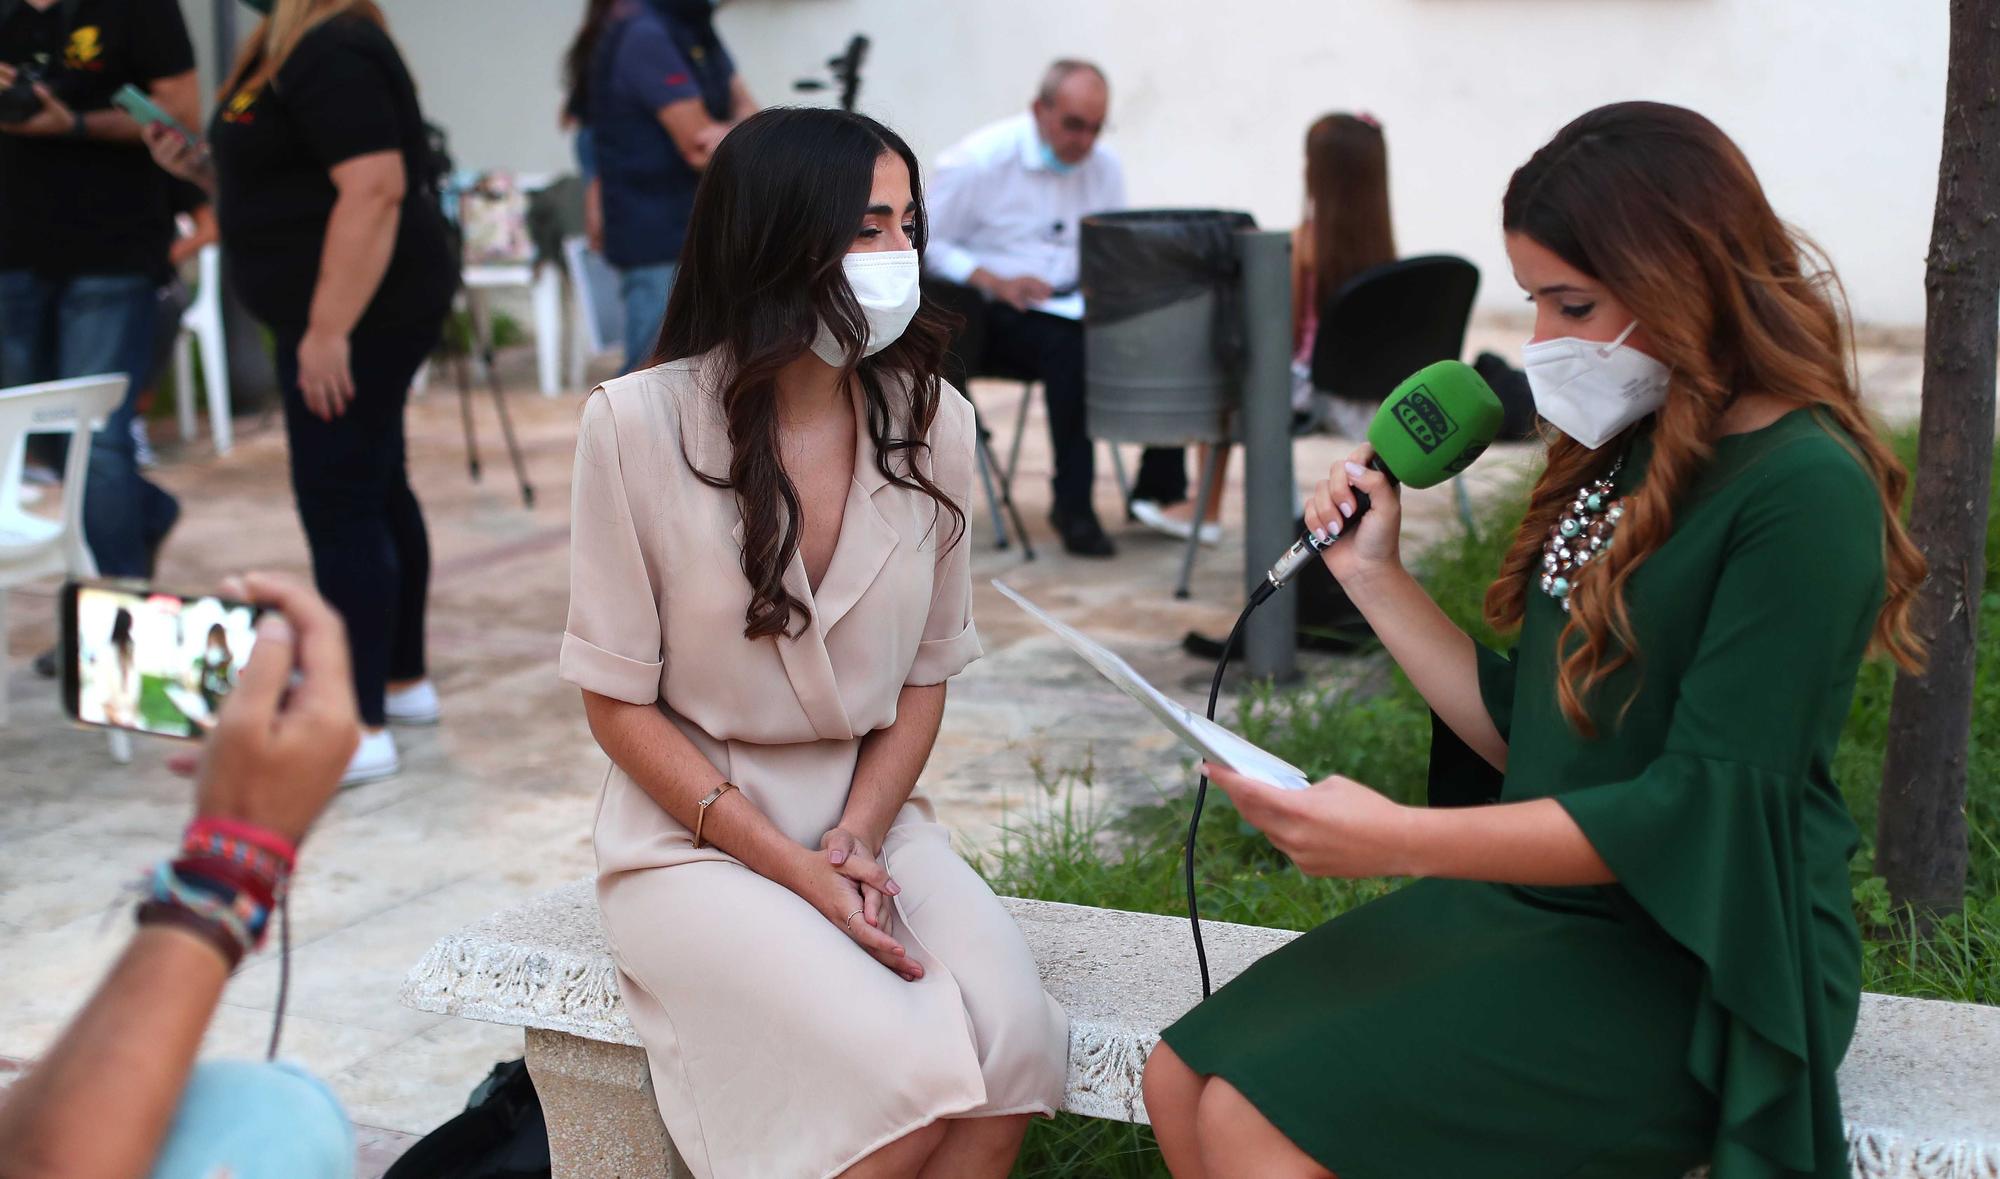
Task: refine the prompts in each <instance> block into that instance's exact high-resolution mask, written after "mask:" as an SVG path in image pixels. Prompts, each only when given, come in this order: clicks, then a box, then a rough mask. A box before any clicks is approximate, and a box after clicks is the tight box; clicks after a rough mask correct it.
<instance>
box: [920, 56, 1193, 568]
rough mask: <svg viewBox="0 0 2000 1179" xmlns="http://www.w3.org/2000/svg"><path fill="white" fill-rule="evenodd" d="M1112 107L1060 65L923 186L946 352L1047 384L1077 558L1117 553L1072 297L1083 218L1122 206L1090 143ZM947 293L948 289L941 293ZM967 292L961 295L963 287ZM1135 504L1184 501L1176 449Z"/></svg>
mask: <svg viewBox="0 0 2000 1179" xmlns="http://www.w3.org/2000/svg"><path fill="white" fill-rule="evenodd" d="M1110 105H1111V88H1110V84H1109V83H1108V82H1107V81H1106V79H1105V77H1104V72H1103V71H1102V70H1100V69H1098V68H1097V67H1096V66H1094V65H1092V64H1090V63H1089V62H1085V61H1075V60H1068V59H1065V60H1062V61H1058V62H1056V63H1055V64H1054V65H1052V66H1050V67H1049V69H1048V72H1047V74H1045V75H1044V76H1043V78H1042V85H1041V88H1040V90H1039V91H1038V92H1037V93H1036V95H1035V100H1034V102H1033V104H1032V105H1031V106H1030V107H1029V109H1028V111H1027V112H1026V113H1024V114H1020V115H1015V116H1014V117H1012V118H1009V119H1004V120H1002V121H1000V122H998V123H994V124H992V125H991V126H988V127H984V128H982V129H980V130H979V131H976V132H974V133H973V134H972V135H970V136H969V137H967V138H966V139H964V140H962V141H961V142H959V143H958V144H957V145H955V146H954V147H952V148H951V149H950V150H948V151H946V152H945V153H944V154H943V155H942V156H941V157H939V159H938V164H937V168H936V170H935V171H934V172H933V173H932V175H931V178H930V183H929V185H928V186H927V187H928V192H927V195H926V200H925V204H926V207H927V209H928V212H929V215H930V227H929V228H930V246H929V249H928V250H926V252H925V258H924V262H925V267H926V269H927V270H928V272H929V276H930V278H932V279H933V280H936V281H935V283H934V285H933V287H932V288H931V290H930V291H929V292H928V294H929V295H930V296H931V297H932V298H934V299H936V300H937V301H939V302H941V303H944V304H945V305H946V306H949V307H950V308H951V309H952V310H954V311H957V312H959V313H960V314H962V315H964V316H965V317H966V321H967V322H966V326H965V328H964V330H962V331H961V333H960V335H959V338H958V339H957V340H956V341H954V346H953V351H954V354H955V356H956V358H957V359H958V361H959V363H960V365H961V366H962V367H963V369H964V370H966V371H964V372H960V373H957V374H955V375H956V376H957V377H959V378H960V379H963V378H964V377H967V376H971V375H973V374H978V373H983V372H988V371H999V372H1005V373H1008V374H1019V375H1022V376H1031V377H1033V378H1034V379H1036V380H1039V381H1041V382H1042V388H1043V390H1044V392H1045V395H1046V397H1047V399H1048V410H1049V435H1050V440H1051V442H1052V444H1053V447H1054V451H1055V479H1054V485H1055V495H1054V500H1055V506H1054V509H1053V510H1052V511H1051V512H1050V515H1049V521H1050V523H1051V524H1053V525H1054V526H1055V529H1056V531H1057V532H1058V533H1059V534H1060V535H1061V537H1062V542H1063V547H1064V548H1065V549H1067V550H1069V551H1070V552H1072V553H1075V554H1077V555H1079V556H1086V557H1108V556H1111V555H1112V554H1113V553H1114V552H1115V551H1116V549H1115V548H1114V547H1113V545H1112V543H1111V538H1110V537H1108V536H1106V535H1104V529H1103V527H1102V525H1100V524H1099V523H1098V520H1097V513H1096V512H1095V511H1094V510H1093V509H1092V508H1091V503H1090V491H1091V484H1092V480H1093V477H1094V474H1095V456H1094V451H1093V448H1092V446H1091V442H1090V437H1089V435H1088V434H1086V433H1085V430H1084V378H1083V372H1084V370H1083V323H1082V315H1083V299H1082V296H1081V295H1080V294H1079V292H1078V289H1077V271H1078V267H1079V263H1080V256H1079V250H1078V245H1079V242H1080V241H1081V234H1082V228H1081V226H1082V221H1083V218H1084V217H1086V216H1087V215H1089V214H1092V213H1103V212H1110V211H1113V210H1117V209H1122V208H1124V207H1125V173H1124V170H1123V169H1122V168H1121V167H1120V166H1119V163H1118V157H1117V156H1116V155H1114V154H1113V153H1112V152H1111V149H1110V148H1107V147H1102V146H1100V145H1099V144H1098V142H1097V141H1098V137H1099V136H1100V135H1102V134H1103V132H1104V119H1105V114H1106V112H1107V111H1108V110H1109V109H1110ZM947 284H954V285H947ZM968 288H969V289H968ZM1133 495H1134V497H1135V498H1144V499H1152V500H1155V501H1158V502H1162V503H1174V502H1178V501H1180V500H1183V499H1185V498H1187V473H1186V465H1185V460H1184V458H1183V455H1182V452H1181V451H1180V450H1178V449H1171V450H1169V449H1157V450H1148V451H1147V452H1146V455H1145V458H1144V460H1143V461H1142V462H1141V464H1140V469H1139V481H1138V484H1137V485H1136V486H1135V487H1134V488H1133Z"/></svg>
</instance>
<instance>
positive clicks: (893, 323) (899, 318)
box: [812, 250, 923, 368]
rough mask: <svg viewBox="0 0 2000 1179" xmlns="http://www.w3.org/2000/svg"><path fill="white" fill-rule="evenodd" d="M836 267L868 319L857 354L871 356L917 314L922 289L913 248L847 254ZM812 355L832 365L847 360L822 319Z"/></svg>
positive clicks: (891, 341) (836, 365) (897, 335)
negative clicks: (919, 283)
mask: <svg viewBox="0 0 2000 1179" xmlns="http://www.w3.org/2000/svg"><path fill="white" fill-rule="evenodd" d="M840 268H841V269H842V270H844V271H845V272H846V273H847V287H848V289H849V290H851V291H853V292H854V301H855V302H857V303H859V304H861V314H862V315H863V317H865V318H866V319H867V321H868V338H867V339H865V340H863V341H862V342H861V355H863V356H873V355H875V354H876V353H877V352H880V351H881V350H882V349H884V348H887V347H888V346H889V345H891V344H893V343H895V342H896V340H897V339H898V338H899V337H901V336H902V334H903V329H904V328H906V327H909V326H910V320H911V319H912V318H913V317H914V316H915V315H916V314H917V304H918V303H921V302H922V301H923V292H922V291H921V290H920V289H919V288H918V286H917V252H916V251H915V250H881V251H875V252H870V253H862V254H849V255H847V256H846V257H845V258H843V259H841V262H840ZM812 351H813V355H814V356H817V357H819V358H820V359H821V360H824V361H826V362H827V363H828V364H830V365H832V366H833V367H835V368H839V367H840V366H841V365H842V364H845V363H846V362H847V349H846V348H845V347H844V346H843V345H842V344H841V342H840V340H839V339H837V338H836V337H835V336H834V334H833V329H832V328H829V327H828V326H826V323H825V321H821V323H820V325H819V337H818V338H817V339H815V340H814V341H813V345H812Z"/></svg>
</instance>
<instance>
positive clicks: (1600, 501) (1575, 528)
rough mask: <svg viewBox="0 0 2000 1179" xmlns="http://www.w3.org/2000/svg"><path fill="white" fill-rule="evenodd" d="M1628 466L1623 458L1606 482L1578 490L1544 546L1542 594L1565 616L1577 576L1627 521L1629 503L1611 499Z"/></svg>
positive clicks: (1608, 546) (1599, 480) (1605, 478)
mask: <svg viewBox="0 0 2000 1179" xmlns="http://www.w3.org/2000/svg"><path fill="white" fill-rule="evenodd" d="M1624 465H1625V460H1624V459H1622V458H1621V459H1619V460H1618V461H1617V462H1616V463H1614V464H1612V467H1611V470H1610V471H1609V472H1608V473H1607V474H1606V475H1605V476H1604V477H1603V478H1602V479H1595V480H1592V481H1591V482H1589V483H1586V484H1584V485H1583V486H1582V487H1579V488H1577V489H1576V498H1575V499H1572V500H1571V501H1570V504H1569V507H1568V509H1567V510H1565V511H1564V512H1563V514H1562V516H1561V518H1560V519H1558V520H1557V521H1556V522H1555V526H1554V527H1552V528H1550V529H1549V539H1548V540H1547V541H1545V542H1543V544H1542V592H1543V593H1545V594H1547V595H1548V596H1550V597H1551V598H1554V599H1555V600H1556V601H1558V602H1560V603H1562V608H1563V613H1565V614H1567V613H1569V601H1570V591H1571V590H1573V589H1575V588H1576V579H1577V575H1578V574H1579V573H1581V572H1583V567H1584V566H1586V565H1588V564H1590V563H1591V561H1593V560H1595V559H1596V558H1597V556H1598V554H1600V553H1602V552H1603V551H1604V550H1605V549H1608V548H1610V547H1611V534H1612V533H1613V532H1615V531H1617V528H1618V521H1619V520H1620V519H1622V518H1624V515H1625V501H1624V500H1619V499H1613V498H1612V497H1611V492H1612V486H1613V480H1615V479H1617V478H1618V471H1619V469H1620V468H1621V467H1623V466H1624Z"/></svg>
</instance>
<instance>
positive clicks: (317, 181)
mask: <svg viewBox="0 0 2000 1179" xmlns="http://www.w3.org/2000/svg"><path fill="white" fill-rule="evenodd" d="M251 6H252V7H254V8H258V9H260V10H262V11H265V12H266V13H267V15H266V17H265V20H264V22H263V24H262V25H261V26H260V27H259V28H258V29H257V31H256V33H255V34H254V35H252V36H251V38H250V39H249V41H248V43H247V45H246V48H245V50H244V53H243V55H242V57H241V58H240V59H239V60H238V61H237V63H236V67H235V70H234V72H233V73H232V74H231V77H230V80H229V82H228V83H227V84H226V85H225V86H224V87H223V90H222V99H221V102H220V105H219V107H218V109H217V112H216V115H215V118H214V120H213V121H212V122H211V123H210V124H209V137H208V142H209V144H210V145H212V149H213V157H212V162H211V158H210V155H209V152H208V151H207V150H205V148H204V145H200V144H196V145H187V144H184V143H183V142H182V141H181V139H180V137H179V136H178V135H177V134H175V133H173V132H171V131H165V130H162V129H160V128H157V127H155V128H150V129H149V131H148V136H147V144H148V146H149V147H151V148H152V149H153V154H154V158H155V159H157V160H159V162H160V164H161V165H162V166H163V167H165V168H167V169H168V170H169V171H171V172H174V173H175V174H177V175H180V176H183V177H185V178H187V179H190V180H193V181H195V182H196V183H198V184H201V185H202V186H203V187H205V188H207V189H209V190H210V191H211V192H213V193H214V194H215V196H216V211H217V215H218V217H219V218H220V221H221V226H222V246H223V252H224V256H225V258H226V260H227V264H228V267H229V275H230V278H231V280H232V281H233V283H234V285H235V289H236V291H237V293H238V294H239V295H241V296H242V298H243V301H244V304H245V305H246V306H247V307H248V308H249V309H250V311H251V313H252V314H254V315H256V316H257V317H258V318H259V319H261V320H263V321H264V322H265V323H266V324H267V325H269V326H270V328H271V331H272V333H273V335H274V336H275V338H276V342H277V353H278V356H277V360H278V375H279V381H280V384H281V386H282V388H283V391H284V398H285V431H286V437H287V440H288V442H289V444H290V447H291V456H292V490H293V493H294V494H295V495H296V496H297V498H298V506H299V517H300V520H301V521H302V522H303V524H304V525H305V531H306V539H307V541H308V543H309V544H310V545H311V548H312V556H313V571H314V574H315V577H316V579H317V581H318V582H319V588H320V591H321V592H322V593H324V594H325V595H326V597H327V600H328V601H330V602H332V603H333V605H334V606H335V607H336V608H338V609H339V610H340V612H341V614H343V615H344V616H345V617H346V620H347V629H348V638H349V643H350V646H351V648H352V650H353V656H354V681H355V690H356V692H357V694H358V695H359V697H360V705H361V716H362V722H363V725H364V736H363V739H362V742H361V747H360V749H359V750H358V751H357V752H356V753H355V755H354V762H353V764H352V765H350V766H349V768H348V775H347V778H346V779H345V780H344V784H346V785H355V784H358V783H360V782H364V781H372V780H374V779H377V778H382V777H387V776H388V775H390V774H392V773H394V772H395V771H396V769H397V768H398V762H397V757H396V747H395V742H394V741H393V740H392V739H391V738H390V737H389V734H388V731H387V729H386V728H384V725H385V724H386V723H387V722H388V721H391V720H394V721H399V722H401V721H408V722H412V723H428V722H430V721H434V720H436V718H437V697H436V693H435V692H434V691H433V690H432V688H431V686H430V684H429V681H428V680H427V679H426V677H425V671H424V641H423V634H424V601H425V596H426V592H427V586H428V582H429V577H430V549H429V543H428V540H427V539H426V537H425V533H424V520H423V514H422V512H421V511H420V510H419V509H418V506H417V500H416V496H415V495H414V494H412V493H411V491H410V485H409V480H408V478H407V474H406V471H405V465H404V449H403V406H404V403H405V401H406V400H407V398H408V395H409V387H410V381H411V379H412V378H413V377H414V376H415V374H416V371H417V368H418V367H419V366H420V365H421V364H422V363H423V361H424V358H425V357H426V356H428V355H429V354H430V352H431V349H432V348H433V347H434V346H435V345H436V343H437V340H438V335H439V332H440V330H441V328H442V327H443V324H444V318H445V315H446V313H447V312H448V311H449V310H450V306H451V300H452V295H453V292H454V290H455V289H456V286H457V277H456V266H455V265H454V262H453V260H452V258H451V255H450V250H449V248H448V247H447V245H446V236H445V229H444V222H443V218H442V215H441V214H440V212H439V211H438V207H437V202H436V199H435V195H434V192H433V189H432V183H431V179H432V178H431V176H430V174H429V171H428V167H427V161H428V159H429V153H428V149H427V146H426V138H425V134H424V126H423V116H422V114H421V113H420V112H419V110H418V107H417V96H416V88H415V86H414V84H413V83H412V82H411V80H410V75H409V71H408V70H407V69H406V68H404V65H403V61H402V58H401V56H400V55H398V53H397V52H396V47H395V45H394V44H393V43H392V42H391V41H390V40H389V35H388V32H387V30H386V28H385V27H384V23H383V19H382V13H381V11H380V10H379V9H378V8H376V6H375V4H374V3H372V2H371V0H275V3H271V2H269V0H266V2H264V3H256V2H252V4H251Z"/></svg>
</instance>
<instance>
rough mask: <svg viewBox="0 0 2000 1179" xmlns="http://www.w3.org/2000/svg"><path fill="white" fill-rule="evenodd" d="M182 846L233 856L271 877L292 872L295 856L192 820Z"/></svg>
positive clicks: (195, 852)
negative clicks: (285, 854)
mask: <svg viewBox="0 0 2000 1179" xmlns="http://www.w3.org/2000/svg"><path fill="white" fill-rule="evenodd" d="M181 850H182V851H183V852H186V853H187V854H189V855H196V856H214V857H216V858H218V859H224V860H234V861H236V862H237V863H239V864H243V865H244V866H246V867H248V868H250V869H251V870H252V871H254V872H256V873H258V874H259V875H261V876H264V877H266V878H267V879H270V880H272V881H277V880H282V879H284V878H285V877H287V876H290V875H291V874H292V860H291V858H290V857H288V856H282V855H280V854H278V853H277V852H275V851H273V850H272V849H270V848H268V847H265V846H262V845H260V844H258V843H253V842H251V841H250V840H247V839H244V838H242V837H240V836H236V835H231V834H228V833H225V832H222V831H216V830H213V829H206V828H204V827H203V825H202V824H200V823H195V824H191V825H190V826H189V827H188V830H187V834H186V835H185V836H183V837H182V839H181Z"/></svg>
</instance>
